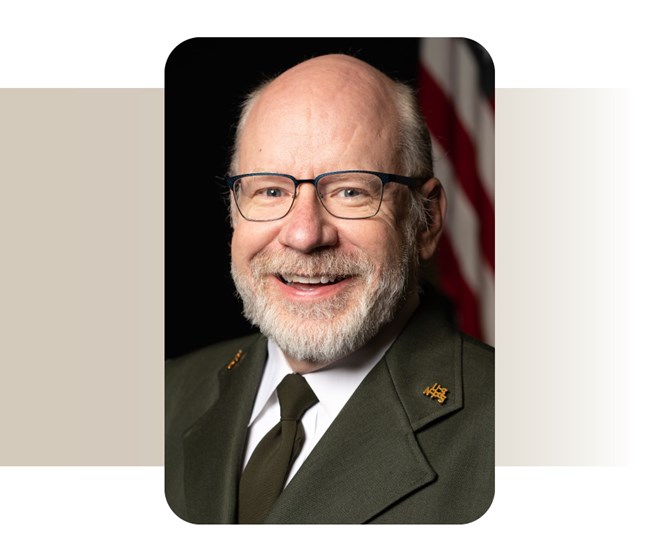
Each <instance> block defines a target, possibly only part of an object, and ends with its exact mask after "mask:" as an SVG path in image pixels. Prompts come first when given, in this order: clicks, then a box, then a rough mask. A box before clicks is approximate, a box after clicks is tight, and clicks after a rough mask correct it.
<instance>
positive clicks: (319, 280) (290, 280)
mask: <svg viewBox="0 0 650 555" xmlns="http://www.w3.org/2000/svg"><path fill="white" fill-rule="evenodd" d="M276 277H277V278H278V279H279V280H280V281H281V282H282V283H284V284H286V285H298V286H300V285H332V284H335V283H339V282H340V281H343V280H344V279H347V278H349V277H350V276H329V275H321V276H299V275H295V274H278V275H277V276H276Z"/></svg>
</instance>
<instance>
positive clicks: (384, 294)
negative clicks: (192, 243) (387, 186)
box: [231, 234, 417, 363]
mask: <svg viewBox="0 0 650 555" xmlns="http://www.w3.org/2000/svg"><path fill="white" fill-rule="evenodd" d="M407 235H409V234H407ZM404 239H405V242H404V243H403V244H402V245H401V249H400V250H401V252H400V253H399V256H390V255H389V256H387V257H386V264H385V265H384V266H383V267H381V268H378V266H377V264H376V263H375V262H374V261H373V260H372V259H371V258H370V257H369V256H367V255H366V254H365V253H363V252H359V253H358V254H355V255H349V254H342V253H338V252H337V251H336V250H325V251H318V252H316V253H313V254H308V255H304V254H300V253H297V252H295V251H291V250H287V251H283V252H275V253H271V252H265V251H262V252H261V253H259V254H258V255H256V256H255V257H254V258H253V260H252V261H251V264H250V267H251V278H248V277H246V276H244V275H242V274H240V273H239V272H237V271H236V270H235V268H234V267H231V273H232V276H233V279H234V282H235V286H236V287H237V291H238V292H239V295H240V297H241V299H242V301H243V304H244V316H246V318H247V319H248V320H249V321H250V322H251V323H253V324H254V325H256V326H258V327H259V329H260V331H261V332H262V333H263V334H264V335H266V336H267V337H269V338H270V339H272V340H273V341H274V342H275V343H276V344H277V345H278V347H280V349H281V350H282V351H283V352H284V353H285V355H287V356H289V357H292V358H294V359H297V360H301V361H308V362H312V363H314V362H316V363H329V362H333V361H335V360H337V359H339V358H342V357H344V356H346V355H348V354H350V353H352V352H353V351H356V350H357V349H359V348H360V347H362V346H363V345H364V344H365V343H367V342H368V341H369V340H370V339H371V338H372V337H374V336H375V335H376V334H377V332H378V331H379V330H380V328H381V327H382V326H383V325H384V324H386V323H387V322H390V321H391V320H392V319H393V318H394V317H395V315H396V313H397V312H398V310H399V309H400V308H401V306H402V305H403V304H404V301H405V298H406V296H407V292H408V289H409V288H410V286H411V279H410V276H412V275H414V274H413V272H414V266H417V251H416V248H415V246H414V245H413V244H412V243H410V242H409V239H413V238H412V237H405V238H404ZM280 273H282V274H284V275H287V274H300V275H310V276H313V275H337V276H355V277H354V278H353V279H354V280H355V281H357V282H358V283H359V284H360V287H353V288H350V289H351V290H344V291H342V292H341V293H340V294H337V295H335V296H334V297H332V298H329V299H325V300H321V301H306V302H305V301H303V302H290V301H285V300H282V299H279V298H276V297H273V296H272V295H271V294H270V293H269V291H268V289H267V288H266V286H265V284H266V283H268V280H269V279H276V278H275V277H272V276H274V275H278V274H280Z"/></svg>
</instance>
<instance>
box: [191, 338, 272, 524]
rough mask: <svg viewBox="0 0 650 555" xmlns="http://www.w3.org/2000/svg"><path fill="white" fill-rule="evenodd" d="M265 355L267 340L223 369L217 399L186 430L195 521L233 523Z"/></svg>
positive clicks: (193, 520)
mask: <svg viewBox="0 0 650 555" xmlns="http://www.w3.org/2000/svg"><path fill="white" fill-rule="evenodd" d="M265 359H266V341H265V340H263V339H259V340H258V341H256V343H254V344H253V345H252V347H251V349H250V350H249V351H247V352H245V353H244V354H243V356H242V357H241V359H240V360H239V361H237V363H236V364H234V365H232V367H230V368H225V369H223V370H222V371H221V373H220V379H219V383H220V385H219V396H218V399H217V401H215V403H213V404H212V406H211V407H210V408H209V409H208V410H207V411H206V412H205V413H204V414H203V416H201V417H200V418H199V419H198V420H197V421H196V422H195V423H194V424H193V425H192V426H190V428H188V430H187V431H186V432H185V435H184V438H183V449H184V453H185V490H186V493H187V496H186V498H187V500H188V501H187V512H188V517H189V520H190V521H191V522H195V523H212V522H219V523H233V522H235V516H236V508H237V488H238V481H239V473H240V469H241V468H240V467H241V463H242V457H243V453H244V448H245V445H246V434H247V428H248V420H249V418H250V414H251V411H252V408H253V403H254V401H255V395H256V392H257V387H258V385H259V382H260V377H261V375H262V371H263V369H264V363H265ZM231 364H232V363H231ZM229 366H230V365H229Z"/></svg>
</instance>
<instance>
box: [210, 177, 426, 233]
mask: <svg viewBox="0 0 650 555" xmlns="http://www.w3.org/2000/svg"><path fill="white" fill-rule="evenodd" d="M343 173H366V174H370V175H374V176H376V177H378V178H379V179H380V180H381V195H380V197H379V203H378V204H377V210H375V212H374V213H373V214H370V215H368V216H337V215H336V214H332V212H330V210H329V209H328V208H327V206H325V203H324V202H323V199H322V198H321V195H320V194H318V195H316V196H317V197H318V200H319V201H320V203H321V206H322V207H323V208H324V209H325V210H326V211H327V213H328V214H331V215H332V216H334V217H335V218H339V219H341V220H366V219H368V218H372V217H374V216H376V215H377V214H378V212H379V209H380V208H381V203H382V201H383V200H384V188H385V187H386V185H387V184H388V183H399V184H400V185H405V186H407V187H409V188H413V189H414V188H417V187H420V186H421V185H423V184H424V183H425V182H426V181H427V179H426V178H421V177H408V176H406V175H398V174H395V173H384V172H375V171H370V170H338V171H333V172H326V173H321V174H320V175H317V176H316V177H314V178H313V179H297V178H296V177H294V176H293V175H289V174H287V173H275V172H257V173H242V174H239V175H225V176H223V177H221V176H216V179H217V180H218V181H220V182H221V183H222V184H224V185H225V186H226V187H227V188H228V189H229V190H230V191H232V192H233V198H234V199H235V205H236V206H237V210H238V211H239V213H240V214H241V216H242V218H244V219H245V220H248V221H249V222H274V221H277V220H281V219H282V218H284V217H285V216H286V215H287V214H288V213H289V212H291V209H292V208H293V204H294V202H295V201H296V196H297V194H298V186H299V185H301V184H303V183H311V184H312V185H313V186H314V187H315V189H316V191H317V192H318V182H319V181H320V180H321V179H323V178H324V177H329V176H331V175H338V174H343ZM263 175H267V176H274V177H286V178H287V179H290V180H291V181H293V184H294V187H295V189H294V191H293V197H292V198H291V204H290V205H289V208H288V209H287V211H286V212H285V213H284V214H283V215H282V216H280V217H278V218H269V219H268V220H257V219H251V218H247V217H246V216H244V214H243V213H242V211H241V208H240V207H239V203H238V202H237V195H236V194H235V192H234V190H233V189H234V186H235V183H236V182H237V180H238V179H242V178H244V177H254V176H263Z"/></svg>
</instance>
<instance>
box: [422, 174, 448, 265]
mask: <svg viewBox="0 0 650 555" xmlns="http://www.w3.org/2000/svg"><path fill="white" fill-rule="evenodd" d="M421 192H422V194H423V195H424V196H425V197H426V199H427V203H426V208H427V221H426V226H425V227H424V228H423V229H421V230H420V232H419V233H418V249H419V255H420V261H422V262H426V261H427V260H430V259H431V257H433V253H435V252H436V248H437V247H438V241H439V240H440V236H441V235H442V229H443V226H444V223H445V217H446V215H447V196H446V195H445V190H444V189H443V187H442V184H441V183H440V181H438V180H437V179H436V178H435V177H432V178H431V179H429V181H427V182H426V183H425V184H424V185H423V186H422V189H421Z"/></svg>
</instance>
